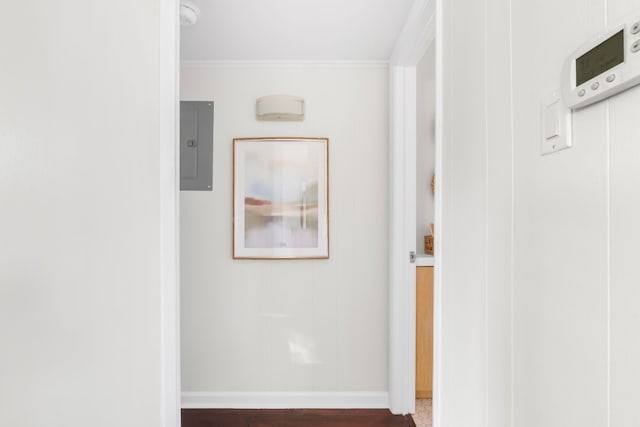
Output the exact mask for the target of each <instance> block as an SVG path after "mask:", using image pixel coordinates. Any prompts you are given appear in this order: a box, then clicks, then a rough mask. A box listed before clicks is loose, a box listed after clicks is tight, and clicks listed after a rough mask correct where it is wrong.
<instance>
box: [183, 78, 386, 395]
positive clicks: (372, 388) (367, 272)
mask: <svg viewBox="0 0 640 427" xmlns="http://www.w3.org/2000/svg"><path fill="white" fill-rule="evenodd" d="M274 93H284V94H291V95H298V96H302V97H304V98H305V100H306V107H307V110H306V118H305V120H304V121H303V122H258V121H256V119H255V112H254V111H255V110H254V108H255V100H256V98H258V97H260V96H264V95H269V94H274ZM182 97H183V99H187V100H213V101H214V102H215V107H214V108H215V132H214V176H213V191H212V192H182V303H183V310H182V313H183V314H182V340H183V343H182V344H183V346H182V360H183V364H182V374H183V376H182V382H183V390H184V391H185V392H200V393H205V397H204V398H203V399H204V400H205V401H207V399H208V401H207V402H208V403H205V405H207V404H208V405H213V406H215V405H227V406H228V405H240V404H244V405H249V406H250V405H251V404H254V405H259V404H260V402H259V399H261V398H262V399H263V400H262V402H265V400H264V399H268V400H269V402H271V403H270V405H272V406H278V405H285V406H286V405H288V404H291V405H299V404H300V403H296V402H300V401H299V398H300V396H297V395H296V392H302V394H304V393H308V392H328V393H331V392H349V393H351V392H352V393H355V394H353V395H341V397H340V398H339V399H338V400H337V402H338V403H337V404H338V405H340V404H347V405H348V404H349V403H348V402H349V399H350V398H356V399H364V400H365V401H364V403H363V402H362V401H360V403H359V404H356V405H382V406H384V405H386V400H385V398H384V395H385V394H386V391H387V372H388V369H387V365H388V357H387V354H388V292H389V291H388V283H387V282H388V241H389V236H388V182H387V181H388V71H387V69H386V67H378V68H354V67H318V68H301V67H288V68H283V67H260V68H251V67H248V68H209V69H197V68H184V69H183V74H182ZM250 136H257V137H260V136H319V137H328V138H329V140H330V142H329V158H330V167H329V181H330V186H329V192H330V194H329V199H330V246H331V258H330V259H329V260H307V261H282V260H280V261H257V260H233V259H232V258H231V224H232V222H231V221H232V218H231V200H232V194H231V189H232V175H231V171H232V164H231V160H232V157H231V156H232V139H233V138H234V137H250ZM301 351H302V352H304V354H303V353H300V352H301ZM302 356H303V357H302ZM217 392H237V393H239V394H236V395H234V396H235V399H236V400H235V402H231V403H229V402H228V400H227V401H225V403H221V402H220V401H219V399H218V397H219V396H220V395H219V394H218V395H216V393H217ZM252 392H257V393H262V395H259V396H257V397H256V396H255V395H250V393H252ZM272 392H286V393H285V394H281V395H279V396H280V397H279V398H278V397H274V395H272V394H269V393H272ZM360 392H364V393H365V395H362V394H358V393H360ZM367 393H369V394H367ZM371 393H373V394H371ZM376 393H382V395H383V398H382V400H380V396H379V395H378V394H376ZM189 396H193V395H189ZM206 396H208V398H207V397H206ZM216 396H217V397H216ZM228 396H229V395H227V397H228ZM199 397H200V398H202V394H200V395H199ZM326 397H327V395H320V394H316V395H311V396H308V395H307V397H306V398H305V399H306V400H305V402H306V405H318V404H321V402H327V401H326V400H322V399H325V398H326ZM256 399H258V400H256ZM274 399H275V403H274ZM278 399H280V400H278ZM287 399H289V400H288V401H287ZM291 399H294V401H292V400H291ZM314 399H316V400H314ZM317 399H321V402H320V403H319V401H318V400H317ZM367 399H369V400H367ZM189 402H192V400H189V398H186V400H185V403H186V404H189ZM331 405H336V403H333V404H331Z"/></svg>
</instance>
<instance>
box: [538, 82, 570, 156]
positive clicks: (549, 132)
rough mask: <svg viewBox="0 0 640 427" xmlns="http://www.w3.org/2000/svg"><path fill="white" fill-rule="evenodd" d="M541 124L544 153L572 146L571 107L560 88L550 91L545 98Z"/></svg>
mask: <svg viewBox="0 0 640 427" xmlns="http://www.w3.org/2000/svg"><path fill="white" fill-rule="evenodd" d="M540 125H541V126H540V129H541V132H540V138H541V140H540V152H541V154H542V155H545V154H551V153H555V152H557V151H560V150H564V149H565V148H570V147H571V143H572V136H571V109H569V108H567V107H566V106H565V104H564V101H563V100H562V96H561V92H560V89H556V90H553V91H551V92H549V93H548V94H547V96H545V97H544V98H543V100H542V104H541V107H540Z"/></svg>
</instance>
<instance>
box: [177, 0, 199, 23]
mask: <svg viewBox="0 0 640 427" xmlns="http://www.w3.org/2000/svg"><path fill="white" fill-rule="evenodd" d="M199 17H200V9H199V8H198V6H196V5H195V4H194V3H193V2H191V1H189V0H182V1H181V2H180V24H182V25H185V26H189V25H193V24H195V23H196V22H198V18H199Z"/></svg>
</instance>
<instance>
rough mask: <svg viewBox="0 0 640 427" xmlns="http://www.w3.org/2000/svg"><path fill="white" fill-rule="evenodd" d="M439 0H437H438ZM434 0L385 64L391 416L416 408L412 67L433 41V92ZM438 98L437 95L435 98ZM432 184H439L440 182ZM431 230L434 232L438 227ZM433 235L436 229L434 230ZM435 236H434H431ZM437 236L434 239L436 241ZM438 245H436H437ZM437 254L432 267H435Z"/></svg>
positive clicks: (411, 21) (424, 3)
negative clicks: (388, 144)
mask: <svg viewBox="0 0 640 427" xmlns="http://www.w3.org/2000/svg"><path fill="white" fill-rule="evenodd" d="M438 1H440V0H438ZM438 19H439V15H438V13H437V10H436V4H435V0H416V2H415V3H414V4H413V6H412V9H411V11H410V13H409V16H408V19H407V23H406V24H405V27H404V29H403V31H402V33H401V34H400V36H399V38H398V41H397V42H396V46H395V48H394V52H393V55H392V56H391V60H390V66H389V71H390V72H389V79H390V82H389V83H390V137H391V143H390V153H389V154H390V159H391V161H390V178H389V184H390V248H389V409H390V410H391V412H393V413H395V414H407V413H413V412H415V379H416V372H415V364H416V353H415V351H416V270H415V264H413V263H411V262H410V259H409V254H410V252H411V251H413V252H415V251H416V126H417V103H416V100H417V84H416V83H417V82H416V76H417V73H416V68H417V65H418V62H419V61H420V60H421V59H422V57H423V56H424V54H425V52H426V51H427V49H428V48H429V47H430V46H431V45H432V44H433V43H434V42H436V93H438V88H439V86H440V82H439V77H438V76H439V75H440V74H441V73H439V70H438V68H439V64H440V63H441V62H440V61H439V53H438V48H439V46H438V43H437V41H438V40H437V39H438V38H437V37H436V30H437V27H439V25H437V22H438ZM436 98H437V96H436ZM440 105H441V103H439V102H438V100H437V99H436V143H435V145H436V158H435V163H436V164H435V170H436V171H438V170H440V165H441V160H440V157H439V155H438V152H439V151H440V149H439V147H440V138H439V133H438V130H437V129H438V128H439V127H440V126H439V120H440V119H439V118H440V116H441V115H440V111H441V109H440V108H439V107H440ZM436 185H437V186H438V187H439V188H441V186H440V185H439V183H437V182H436ZM440 193H441V192H440V191H436V202H435V223H436V224H438V227H439V226H440V223H439V218H440V217H441V214H440V212H441V205H442V204H441V203H440V202H439V200H440V199H441V194H440ZM438 227H437V228H436V230H437V229H438ZM437 234H438V235H439V234H440V233H437ZM436 237H437V236H436ZM438 240H439V239H438V238H436V239H435V242H436V245H438V243H439V242H438ZM438 246H439V245H438ZM438 264H439V263H438V259H437V258H436V271H437V269H438ZM439 289H440V276H439V275H438V274H436V275H435V277H434V385H433V386H434V387H433V398H434V400H433V401H434V426H436V427H437V426H438V425H439V423H436V422H435V421H436V412H437V405H436V402H437V401H438V396H439V395H440V390H439V387H438V384H439V383H438V380H437V379H438V378H439V369H438V368H437V367H438V366H439V357H438V354H439V348H440V346H439V337H440V330H439V325H440V321H439V316H440V306H439V299H438V298H439V294H440V292H439Z"/></svg>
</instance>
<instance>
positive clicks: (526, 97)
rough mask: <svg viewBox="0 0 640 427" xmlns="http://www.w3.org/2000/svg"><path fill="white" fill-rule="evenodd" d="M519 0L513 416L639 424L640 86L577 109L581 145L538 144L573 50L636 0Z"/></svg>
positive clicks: (521, 420)
mask: <svg viewBox="0 0 640 427" xmlns="http://www.w3.org/2000/svg"><path fill="white" fill-rule="evenodd" d="M514 6H515V7H514V9H513V24H514V25H513V28H514V39H513V43H514V102H515V103H514V113H515V115H514V118H515V122H514V123H515V128H514V129H515V141H516V142H515V158H514V159H515V179H516V181H515V215H516V221H515V230H514V238H515V246H514V248H515V262H514V272H515V276H514V279H515V281H514V283H515V288H514V312H515V319H514V326H515V331H514V336H515V340H514V343H515V368H516V369H515V373H514V378H515V414H516V418H515V424H516V425H518V426H540V425H546V426H569V427H573V426H582V425H603V426H604V425H611V426H618V425H620V426H622V425H638V424H640V415H639V414H638V412H637V402H638V400H639V398H640V392H639V391H638V387H637V384H638V382H639V381H640V369H639V368H638V364H637V360H638V358H639V357H640V344H639V342H638V339H637V332H636V331H637V325H638V324H639V322H640V314H639V313H640V312H639V311H638V305H639V304H640V291H639V290H638V284H639V283H640V273H639V272H638V269H637V267H636V265H637V255H638V253H639V252H638V249H637V241H638V239H639V238H640V229H639V227H638V223H637V218H638V217H640V193H639V192H638V191H637V183H638V182H640V168H638V163H639V161H640V148H639V146H638V138H637V123H638V120H637V111H638V107H639V106H640V89H639V88H637V87H636V88H634V89H632V90H630V91H628V92H626V93H624V94H621V95H619V96H617V97H615V98H613V99H611V100H610V101H607V102H602V103H599V104H597V105H593V106H591V107H588V108H586V109H584V110H581V111H577V112H575V113H574V115H573V132H574V140H573V143H574V147H573V148H571V149H569V150H565V151H563V152H560V153H558V154H554V155H550V156H545V157H541V156H540V155H539V128H540V118H539V105H540V104H539V103H540V101H541V96H542V95H543V94H544V93H545V92H546V91H548V90H550V89H554V88H556V87H558V86H559V78H560V71H561V67H562V61H563V59H564V58H565V57H566V56H567V55H568V54H570V53H571V52H572V51H573V49H575V48H576V47H577V46H579V45H580V44H581V43H582V42H583V41H585V40H586V39H587V38H589V37H591V36H594V35H597V34H598V33H599V32H600V31H602V30H603V29H604V28H605V26H606V24H607V23H614V22H616V21H618V20H619V19H620V18H621V17H623V16H624V14H625V13H626V12H629V11H631V10H633V9H634V8H637V6H638V3H637V1H632V0H608V1H606V0H588V1H577V0H572V1H564V2H556V1H552V0H544V1H538V2H535V3H534V2H529V3H526V4H525V3H524V2H522V3H516V4H515V5H514ZM569 22H570V23H571V24H570V25H567V23H569ZM541 408H544V410H541Z"/></svg>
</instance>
